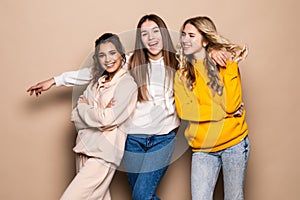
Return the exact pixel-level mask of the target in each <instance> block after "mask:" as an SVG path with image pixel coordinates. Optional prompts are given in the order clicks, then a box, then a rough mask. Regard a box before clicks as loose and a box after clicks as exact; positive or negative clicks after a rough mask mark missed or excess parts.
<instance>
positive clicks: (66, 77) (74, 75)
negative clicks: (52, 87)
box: [54, 67, 92, 87]
mask: <svg viewBox="0 0 300 200" xmlns="http://www.w3.org/2000/svg"><path fill="white" fill-rule="evenodd" d="M91 70H92V69H91V67H87V68H82V69H79V70H77V71H69V72H64V73H62V74H61V75H59V76H55V77H54V80H55V84H56V86H57V87H59V86H74V85H85V84H88V83H89V82H90V80H91Z"/></svg>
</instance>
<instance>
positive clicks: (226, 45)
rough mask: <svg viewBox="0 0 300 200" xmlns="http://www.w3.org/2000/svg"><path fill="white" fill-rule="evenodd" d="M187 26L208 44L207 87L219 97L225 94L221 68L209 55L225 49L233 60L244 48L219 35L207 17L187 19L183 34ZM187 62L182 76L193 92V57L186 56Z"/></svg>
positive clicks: (183, 67) (206, 58) (206, 62)
mask: <svg viewBox="0 0 300 200" xmlns="http://www.w3.org/2000/svg"><path fill="white" fill-rule="evenodd" d="M187 24H191V25H193V26H194V27H195V28H196V29H197V30H198V31H199V33H200V34H201V35H202V36H203V38H204V41H206V42H207V46H206V47H205V49H206V56H205V59H204V65H205V67H206V69H207V74H208V77H209V82H208V83H207V85H208V86H209V87H210V88H211V89H212V91H213V92H214V93H215V92H216V93H217V94H218V95H220V96H221V95H222V94H223V86H222V83H221V81H220V78H219V67H218V66H216V65H215V64H214V62H213V61H212V59H211V58H210V57H209V55H208V53H207V52H209V51H210V50H212V49H223V50H225V51H227V52H229V53H231V55H232V58H235V57H236V56H237V53H238V52H240V51H241V50H242V47H241V46H239V45H237V44H234V43H232V42H230V41H229V40H228V39H226V38H224V37H223V36H221V35H219V34H218V32H217V29H216V26H215V24H214V23H213V21H212V20H211V19H210V18H208V17H206V16H199V17H194V18H190V19H187V20H186V21H185V22H184V23H183V25H182V28H181V32H182V31H183V29H184V27H185V26H186V25H187ZM184 57H185V58H184V59H185V62H184V64H183V65H182V69H181V75H183V74H184V75H185V77H186V81H187V86H188V87H189V88H190V89H191V90H192V89H193V85H194V83H195V81H196V80H195V79H196V78H195V72H194V66H193V64H192V63H193V62H192V60H193V56H192V55H185V56H184Z"/></svg>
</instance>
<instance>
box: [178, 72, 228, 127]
mask: <svg viewBox="0 0 300 200" xmlns="http://www.w3.org/2000/svg"><path fill="white" fill-rule="evenodd" d="M174 92H175V105H176V110H177V113H178V116H179V117H180V118H181V119H183V120H189V121H197V122H205V121H219V120H221V119H223V118H224V117H225V113H224V110H223V109H222V108H221V107H220V106H219V105H218V104H216V103H215V102H214V101H211V103H212V105H201V104H200V101H199V97H197V96H196V95H195V94H194V92H193V91H190V90H189V89H188V88H187V86H186V84H185V82H184V81H181V80H179V78H178V73H176V75H175V80H174Z"/></svg>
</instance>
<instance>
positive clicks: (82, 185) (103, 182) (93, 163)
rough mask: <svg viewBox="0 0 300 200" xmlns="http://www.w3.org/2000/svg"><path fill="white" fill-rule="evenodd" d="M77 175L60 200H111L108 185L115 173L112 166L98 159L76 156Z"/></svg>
mask: <svg viewBox="0 0 300 200" xmlns="http://www.w3.org/2000/svg"><path fill="white" fill-rule="evenodd" d="M76 163H77V166H76V167H77V170H78V172H77V174H76V176H75V178H74V179H73V181H72V182H71V184H70V185H69V186H68V188H67V189H66V191H65V192H64V194H63V195H62V197H61V200H111V196H110V192H109V185H110V183H111V181H112V178H113V175H114V173H115V171H116V169H115V167H114V166H112V164H110V163H107V162H105V161H104V160H101V159H99V158H91V157H87V156H85V155H78V156H77V158H76Z"/></svg>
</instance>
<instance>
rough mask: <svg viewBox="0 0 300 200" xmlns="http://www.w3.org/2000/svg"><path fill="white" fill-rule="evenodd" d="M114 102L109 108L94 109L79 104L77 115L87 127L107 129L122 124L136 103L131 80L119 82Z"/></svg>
mask: <svg viewBox="0 0 300 200" xmlns="http://www.w3.org/2000/svg"><path fill="white" fill-rule="evenodd" d="M113 99H114V100H115V103H114V105H113V106H112V107H111V108H102V109H101V108H95V107H94V106H92V105H89V104H85V103H80V104H78V106H77V109H78V115H79V117H80V118H81V120H82V121H83V122H84V123H85V124H86V125H87V126H88V127H94V128H97V127H109V126H113V125H120V124H122V123H123V122H124V121H125V120H126V119H127V118H128V117H129V116H130V115H131V113H132V112H133V110H134V109H135V106H136V102H137V86H136V84H135V82H134V81H133V79H130V80H128V79H127V80H123V81H121V82H119V84H118V85H117V87H116V90H115V92H114V95H113Z"/></svg>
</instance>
